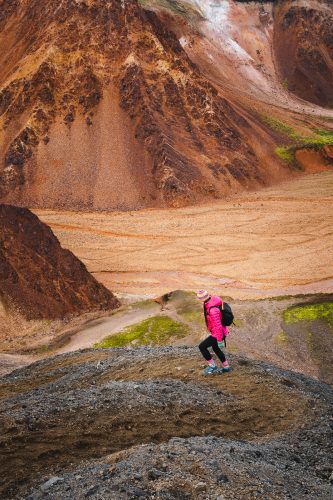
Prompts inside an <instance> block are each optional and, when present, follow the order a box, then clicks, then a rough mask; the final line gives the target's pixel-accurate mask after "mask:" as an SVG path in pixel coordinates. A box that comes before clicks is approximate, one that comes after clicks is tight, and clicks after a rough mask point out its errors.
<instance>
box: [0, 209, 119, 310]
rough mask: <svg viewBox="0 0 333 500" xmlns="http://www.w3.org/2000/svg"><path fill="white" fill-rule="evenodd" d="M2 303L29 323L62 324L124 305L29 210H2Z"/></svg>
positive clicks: (0, 249) (0, 262) (0, 252)
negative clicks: (58, 320) (69, 317)
mask: <svg viewBox="0 0 333 500" xmlns="http://www.w3.org/2000/svg"><path fill="white" fill-rule="evenodd" d="M0 299H1V301H0V302H2V304H3V305H4V308H5V311H0V315H1V316H3V314H6V309H9V310H10V309H12V308H13V307H14V308H17V309H19V311H20V313H22V314H23V315H24V316H25V317H26V318H27V319H42V318H48V319H56V318H63V317H64V316H66V315H69V314H77V313H82V312H86V311H89V310H97V309H114V308H116V307H117V306H118V305H119V303H118V300H117V299H116V298H115V297H114V295H113V294H112V293H111V292H110V291H109V290H107V289H106V288H105V287H104V286H103V285H101V284H100V283H98V281H96V279H95V278H93V277H92V276H91V275H90V274H89V273H88V271H87V269H86V267H85V265H84V264H83V263H82V262H81V261H80V260H79V259H77V258H76V257H75V256H74V255H73V254H72V252H70V251H69V250H64V249H63V248H62V247H61V246H60V243H59V241H58V240H57V238H56V237H55V236H54V234H53V233H52V231H51V229H50V228H49V227H48V226H47V225H46V224H44V223H42V222H41V221H40V220H39V219H38V217H37V216H36V215H34V214H33V213H32V212H30V211H29V210H27V209H24V208H17V207H13V206H10V205H0Z"/></svg>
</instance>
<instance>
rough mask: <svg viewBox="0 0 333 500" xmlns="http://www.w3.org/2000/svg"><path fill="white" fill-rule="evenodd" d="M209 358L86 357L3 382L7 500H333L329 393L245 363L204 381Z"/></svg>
mask: <svg viewBox="0 0 333 500" xmlns="http://www.w3.org/2000/svg"><path fill="white" fill-rule="evenodd" d="M200 356H201V355H200V353H199V352H198V349H197V348H196V347H193V348H189V347H159V348H151V347H148V346H144V347H142V348H135V349H130V350H129V349H124V348H120V349H98V350H96V349H95V350H94V349H89V350H84V351H80V352H73V353H70V354H66V355H60V356H57V357H55V358H51V359H46V360H43V361H40V362H38V363H34V364H33V365H30V366H28V367H25V368H23V369H21V370H16V371H15V372H14V373H12V374H10V375H8V376H6V377H4V378H2V379H0V400H1V401H0V409H1V412H0V429H1V441H0V442H1V453H2V460H1V461H0V495H1V496H2V498H27V499H28V498H29V499H34V500H37V499H40V498H49V499H55V500H58V499H60V498H63V499H68V500H70V499H72V498H75V499H84V498H95V499H96V500H97V499H101V498H108V499H112V500H118V499H124V500H125V499H131V498H133V499H134V498H143V499H150V498H154V497H155V498H160V499H168V500H179V499H186V498H188V499H202V500H203V499H208V498H211V499H217V498H235V499H239V498H261V499H267V498H276V499H282V498H283V499H284V498H307V497H312V498H322V499H324V498H329V497H330V488H331V485H330V475H331V466H330V456H331V451H332V449H331V448H332V447H331V443H332V429H331V425H330V424H331V422H330V420H329V418H328V414H329V412H330V410H331V405H332V398H333V394H332V389H331V388H330V387H329V386H328V385H326V384H323V383H320V382H318V381H316V380H314V379H310V378H307V377H304V376H303V375H300V374H296V373H292V372H290V371H284V370H281V369H278V368H276V367H274V365H272V364H269V363H263V362H257V361H254V360H248V359H246V358H244V357H241V356H236V355H233V356H231V363H232V366H233V371H232V372H231V373H227V374H223V375H216V376H211V377H203V376H202V374H201V367H200V364H202V358H201V357H200ZM152 359H153V360H154V361H153V363H152V362H151V360H152ZM208 378H209V380H208Z"/></svg>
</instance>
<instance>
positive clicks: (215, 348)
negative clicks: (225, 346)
mask: <svg viewBox="0 0 333 500" xmlns="http://www.w3.org/2000/svg"><path fill="white" fill-rule="evenodd" d="M212 339H213V341H212V348H213V351H214V352H215V354H216V356H217V357H218V358H219V360H220V361H221V363H224V362H225V355H224V352H223V351H221V349H220V348H219V346H218V343H217V339H216V338H215V337H212Z"/></svg>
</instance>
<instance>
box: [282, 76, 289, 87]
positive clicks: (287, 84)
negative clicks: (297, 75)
mask: <svg viewBox="0 0 333 500" xmlns="http://www.w3.org/2000/svg"><path fill="white" fill-rule="evenodd" d="M281 83H282V87H283V88H284V89H286V90H288V89H289V82H288V78H284V79H283V80H282V82H281Z"/></svg>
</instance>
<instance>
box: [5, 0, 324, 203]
mask: <svg viewBox="0 0 333 500" xmlns="http://www.w3.org/2000/svg"><path fill="white" fill-rule="evenodd" d="M295 3H297V4H298V3H301V2H298V1H297V2H284V3H283V6H281V7H280V5H279V2H278V4H277V5H272V3H270V2H268V3H263V4H260V6H258V4H254V3H249V4H244V3H237V2H232V1H231V0H230V1H219V0H216V1H215V2H208V1H206V0H203V1H200V2H198V1H196V0H172V1H171V0H141V1H140V2H138V1H137V0H122V1H119V0H108V1H106V0H82V1H81V0H63V1H62V2H54V1H53V0H45V1H44V2H43V3H41V2H39V1H37V0H15V1H13V2H7V1H6V0H0V12H1V14H0V46H1V47H2V50H0V67H1V72H0V200H1V201H3V202H6V203H12V204H16V205H28V206H35V207H44V208H45V207H52V208H68V209H84V210H110V209H132V208H140V207H147V206H168V205H169V206H170V205H171V206H179V205H183V204H187V203H194V202H199V201H202V200H206V199H212V198H220V197H222V196H223V195H224V194H225V193H229V192H235V191H238V190H241V189H248V188H258V187H260V186H263V185H267V184H270V183H273V182H275V181H277V180H280V179H281V178H287V177H288V176H290V175H294V173H295V171H297V170H298V169H299V168H300V167H301V168H305V169H307V168H308V169H310V170H312V171H316V170H318V169H319V170H320V169H325V168H328V167H329V165H331V164H332V157H333V153H332V148H331V145H330V141H329V140H328V139H327V135H326V136H325V143H324V146H325V147H322V144H321V141H319V145H318V144H316V148H315V151H314V157H312V156H311V157H310V158H309V155H308V149H309V148H310V145H309V144H308V143H306V147H305V152H303V156H302V154H298V156H297V155H296V152H297V150H301V151H302V148H303V146H302V145H301V144H300V143H301V142H302V141H300V140H299V137H303V136H305V137H308V136H311V134H312V135H313V134H314V133H315V132H313V131H314V130H321V131H322V130H323V129H324V131H325V133H326V132H327V129H328V133H330V132H329V131H330V128H331V127H332V122H331V120H332V117H333V111H332V110H331V109H329V108H326V109H324V108H322V107H320V106H318V105H316V104H312V103H309V102H306V101H303V100H301V99H299V98H298V97H296V96H295V94H293V93H291V92H290V91H289V89H287V88H285V87H286V84H283V82H284V80H283V79H285V78H288V85H289V79H290V85H291V86H292V88H290V90H292V91H293V92H295V93H296V94H298V95H301V96H302V97H305V98H308V99H309V100H312V101H313V102H317V103H319V104H322V105H326V106H327V105H329V103H330V99H331V97H330V87H329V85H327V81H329V80H328V79H329V77H330V75H331V73H330V71H331V66H330V64H329V61H328V60H329V58H330V57H331V56H330V54H331V52H330V49H331V45H330V43H331V42H330V40H331V39H330V31H331V30H332V28H331V27H332V23H331V24H327V23H326V22H325V23H324V25H325V30H326V31H324V32H323V34H322V40H323V41H322V43H321V44H320V43H319V41H320V40H321V38H320V37H321V27H320V26H321V24H320V22H319V21H318V22H317V24H316V26H318V29H317V31H316V37H317V38H316V40H317V41H318V44H319V45H320V47H321V48H320V50H321V51H322V54H324V53H325V58H326V59H327V61H328V62H327V70H325V71H326V73H325V75H326V76H325V77H323V78H322V79H321V80H320V82H319V83H318V86H317V87H318V88H317V87H316V89H314V90H313V93H312V94H311V95H310V94H309V95H305V94H304V92H303V90H302V88H301V87H300V86H299V84H298V83H297V82H299V79H298V77H297V74H299V71H300V70H301V69H300V68H301V63H300V62H299V63H297V64H298V66H297V68H298V73H297V72H296V71H295V72H294V73H292V75H293V76H292V75H291V69H290V64H289V63H288V64H289V66H288V65H287V64H285V65H284V64H283V60H284V59H285V60H286V59H287V58H288V57H289V54H287V53H286V48H285V47H284V45H283V44H282V43H279V38H278V37H277V35H276V34H279V33H280V32H281V30H283V29H286V30H288V36H291V35H293V36H294V37H295V40H296V41H295V43H294V45H295V44H296V45H297V44H302V42H299V38H298V33H299V30H300V26H301V21H299V20H298V21H297V22H296V21H295V20H294V18H293V21H292V22H291V23H289V25H288V26H287V27H286V26H285V24H286V22H285V17H283V16H284V12H285V10H286V8H287V7H286V5H287V4H288V5H289V4H290V6H291V5H293V6H295ZM307 3H310V4H311V5H312V4H313V9H315V10H316V9H317V10H316V12H318V13H319V14H318V16H319V17H320V16H324V15H326V16H327V7H326V5H327V3H326V2H321V3H319V2H315V1H314V0H313V2H307ZM322 6H323V7H322ZM295 8H296V7H295ZM304 9H305V10H306V12H307V9H306V8H305V7H304V8H303V10H304ZM325 9H326V10H325ZM288 12H289V11H288ZM297 12H298V13H297V16H298V18H299V16H303V14H302V12H303V11H302V9H298V11H297ZM300 12H301V13H300ZM286 15H287V14H285V16H286ZM295 15H296V14H295ZM298 18H297V19H298ZM288 19H289V18H288ZM294 27H295V30H296V31H295V32H294V31H293V29H294ZM296 28H297V29H296ZM304 29H305V28H304ZM323 29H324V28H323ZM326 32H327V33H328V34H327V33H326ZM277 38H278V40H277V41H276V39H277ZM325 43H326V45H325ZM296 45H295V47H296ZM319 45H318V46H319ZM275 47H276V49H277V50H276V53H275V52H274V48H275ZM305 50H306V49H305ZM295 53H296V49H295V50H293V52H292V54H290V57H291V56H292V57H294V56H295ZM274 54H275V56H274ZM281 61H282V62H281ZM276 68H278V70H277V69H276ZM313 71H314V72H315V71H317V70H316V69H314V70H313ZM314 72H313V75H315V73H314ZM296 73H297V74H296ZM284 75H286V76H284ZM318 95H320V96H322V98H320V102H319V101H318ZM316 96H317V97H316ZM295 137H297V140H296V144H294V142H295ZM320 137H322V136H320ZM303 142H304V141H303ZM305 142H306V141H305ZM317 142H318V141H317ZM279 146H280V149H281V147H282V146H283V147H284V148H286V147H287V148H292V152H291V153H292V154H291V153H290V151H289V150H288V152H287V153H286V152H285V151H284V150H282V152H281V151H280V157H279V156H278V155H277V154H276V151H275V150H276V147H279ZM288 154H289V156H288ZM291 156H292V158H291Z"/></svg>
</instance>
